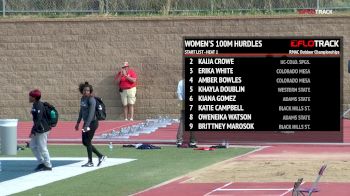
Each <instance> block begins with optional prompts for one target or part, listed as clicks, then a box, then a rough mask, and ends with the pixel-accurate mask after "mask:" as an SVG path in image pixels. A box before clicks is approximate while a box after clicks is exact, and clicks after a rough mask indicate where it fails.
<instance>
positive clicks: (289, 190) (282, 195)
mask: <svg viewBox="0 0 350 196" xmlns="http://www.w3.org/2000/svg"><path fill="white" fill-rule="evenodd" d="M304 183H305V182H302V183H301V184H300V186H301V185H303V184H304ZM293 189H294V188H290V189H288V190H287V191H286V192H285V193H282V194H281V195H280V196H284V195H287V194H288V193H289V192H291V191H292V190H293Z"/></svg>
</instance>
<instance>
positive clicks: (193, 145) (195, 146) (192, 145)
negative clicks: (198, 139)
mask: <svg viewBox="0 0 350 196" xmlns="http://www.w3.org/2000/svg"><path fill="white" fill-rule="evenodd" d="M189 148H198V146H197V145H196V144H190V145H189Z"/></svg>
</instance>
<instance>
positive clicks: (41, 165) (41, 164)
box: [34, 163, 45, 172]
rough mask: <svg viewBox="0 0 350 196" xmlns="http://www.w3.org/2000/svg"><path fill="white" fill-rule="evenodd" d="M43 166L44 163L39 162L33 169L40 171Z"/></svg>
mask: <svg viewBox="0 0 350 196" xmlns="http://www.w3.org/2000/svg"><path fill="white" fill-rule="evenodd" d="M44 167H45V165H44V164H43V163H40V164H39V165H38V166H36V168H35V169H34V171H36V172H38V171H41V170H42V169H43V168H44Z"/></svg>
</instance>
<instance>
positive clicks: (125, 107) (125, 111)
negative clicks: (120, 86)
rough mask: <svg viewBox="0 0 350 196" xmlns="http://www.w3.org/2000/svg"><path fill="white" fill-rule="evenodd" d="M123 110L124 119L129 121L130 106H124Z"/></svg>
mask: <svg viewBox="0 0 350 196" xmlns="http://www.w3.org/2000/svg"><path fill="white" fill-rule="evenodd" d="M123 110H124V119H125V120H128V106H127V105H126V106H123Z"/></svg>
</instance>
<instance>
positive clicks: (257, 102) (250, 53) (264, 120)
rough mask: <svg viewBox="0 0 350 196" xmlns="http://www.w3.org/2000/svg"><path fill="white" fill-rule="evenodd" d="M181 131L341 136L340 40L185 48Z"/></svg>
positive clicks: (216, 42) (206, 43)
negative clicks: (184, 129)
mask: <svg viewBox="0 0 350 196" xmlns="http://www.w3.org/2000/svg"><path fill="white" fill-rule="evenodd" d="M183 45H184V51H183V52H184V53H183V57H184V68H185V97H186V99H185V113H186V115H185V127H186V130H187V131H189V130H192V131H340V130H341V118H340V113H341V98H340V97H341V77H342V66H341V62H342V61H341V56H342V54H341V52H342V50H341V48H342V39H341V38H340V37H316V38H314V37H293V38H290V37H288V38H281V37H278V38H274V37H272V38H271V37H268V38H267V37H262V38H255V37H254V38H242V37H239V38H232V37H229V38H227V37H225V38H200V37H195V38H190V37H186V38H184V40H183Z"/></svg>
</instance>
